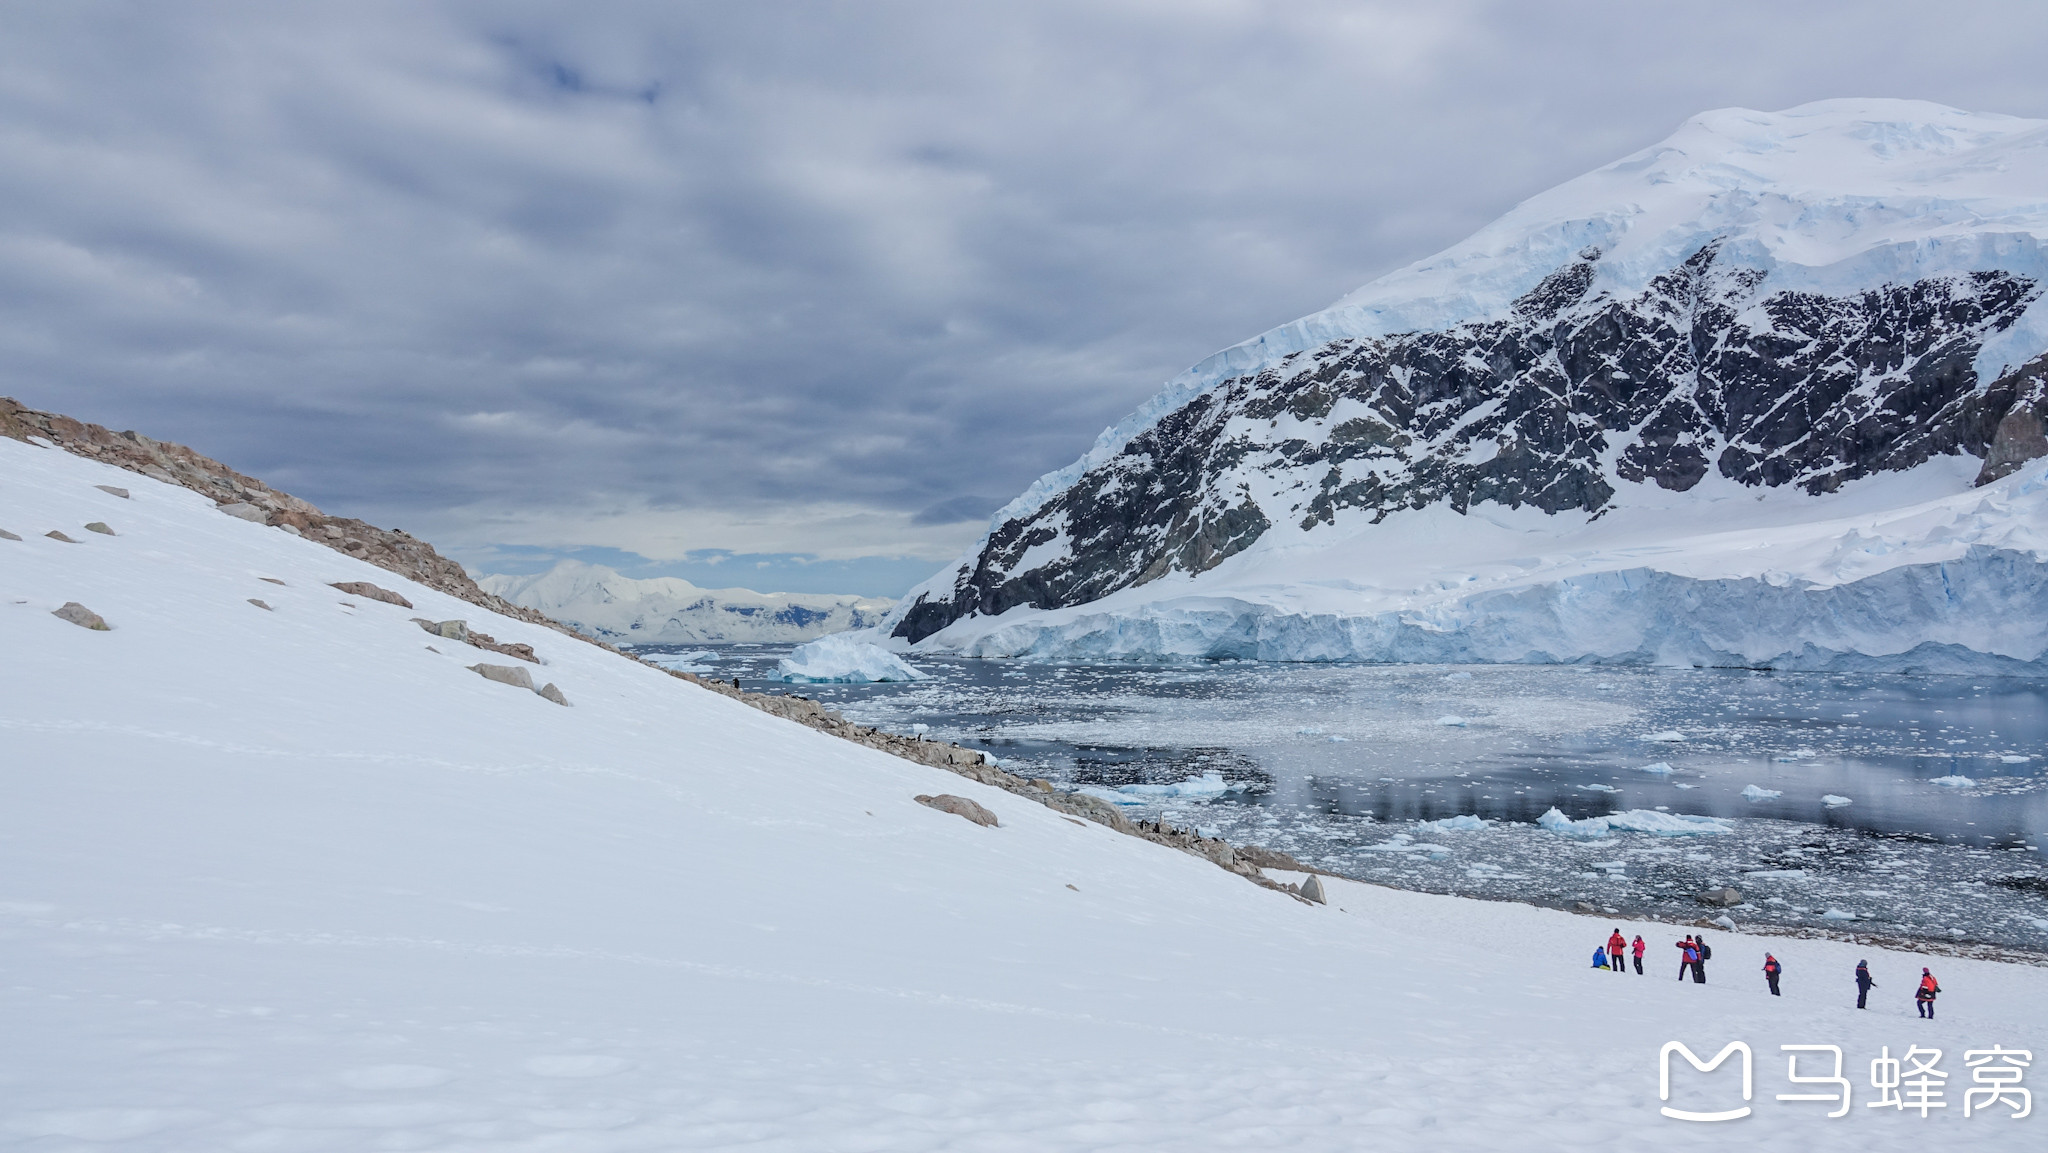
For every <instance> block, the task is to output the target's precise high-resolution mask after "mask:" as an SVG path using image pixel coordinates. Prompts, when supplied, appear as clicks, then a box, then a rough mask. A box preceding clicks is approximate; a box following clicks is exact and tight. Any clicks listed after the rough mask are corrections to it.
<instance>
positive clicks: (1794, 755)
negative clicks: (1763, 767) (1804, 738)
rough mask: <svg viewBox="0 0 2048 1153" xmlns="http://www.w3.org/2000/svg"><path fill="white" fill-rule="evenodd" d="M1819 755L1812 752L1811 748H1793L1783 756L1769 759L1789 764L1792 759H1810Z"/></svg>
mask: <svg viewBox="0 0 2048 1153" xmlns="http://www.w3.org/2000/svg"><path fill="white" fill-rule="evenodd" d="M1819 755H1820V754H1819V753H1816V752H1814V751H1813V750H1812V749H1794V750H1793V751H1791V752H1789V753H1786V754H1785V755H1783V756H1778V757H1772V758H1771V759H1772V760H1774V761H1776V762H1778V763H1779V764H1785V765H1789V764H1791V763H1792V762H1793V761H1810V760H1812V759H1813V758H1815V757H1817V756H1819Z"/></svg>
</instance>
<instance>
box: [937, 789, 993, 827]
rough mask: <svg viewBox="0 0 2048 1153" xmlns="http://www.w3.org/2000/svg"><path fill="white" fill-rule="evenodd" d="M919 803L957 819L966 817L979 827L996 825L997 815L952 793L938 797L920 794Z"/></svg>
mask: <svg viewBox="0 0 2048 1153" xmlns="http://www.w3.org/2000/svg"><path fill="white" fill-rule="evenodd" d="M917 803H918V804H920V805H924V806H927V807H929V808H934V809H937V810H938V811H940V812H942V813H951V814H953V815H954V816H956V817H965V818H967V819H968V820H970V821H973V822H974V823H975V824H977V825H982V826H992V825H994V824H995V823H996V815H995V814H994V813H991V812H989V811H988V810H987V809H985V808H982V807H981V806H980V805H978V804H976V803H975V802H973V801H970V800H968V799H967V798H966V797H956V796H954V795H953V794H951V793H940V794H939V795H938V796H936V797H931V796H925V795H923V794H919V795H918V797H917Z"/></svg>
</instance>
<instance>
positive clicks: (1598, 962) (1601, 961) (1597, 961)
mask: <svg viewBox="0 0 2048 1153" xmlns="http://www.w3.org/2000/svg"><path fill="white" fill-rule="evenodd" d="M1593 967H1594V968H1595V969H1605V968H1606V967H1607V946H1605V945H1596V946H1594V947H1593Z"/></svg>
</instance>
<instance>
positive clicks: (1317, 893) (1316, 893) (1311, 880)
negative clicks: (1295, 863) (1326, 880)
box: [1301, 873, 1329, 905]
mask: <svg viewBox="0 0 2048 1153" xmlns="http://www.w3.org/2000/svg"><path fill="white" fill-rule="evenodd" d="M1301 899H1302V900H1304V901H1314V902H1315V903H1316V904H1318V905H1327V904H1329V902H1328V901H1327V900H1325V899H1324V898H1323V883H1322V882H1321V881H1320V880H1317V879H1316V875H1315V874H1314V873H1310V874H1309V875H1308V880H1306V881H1303V882H1302V883H1301Z"/></svg>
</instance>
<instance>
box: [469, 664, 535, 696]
mask: <svg viewBox="0 0 2048 1153" xmlns="http://www.w3.org/2000/svg"><path fill="white" fill-rule="evenodd" d="M469 671H470V672H473V673H476V674H477V675H478V676H481V677H483V679H485V680H487V681H496V682H498V683H499V684H501V685H511V686H513V687H515V688H521V689H525V690H526V691H527V692H529V693H530V692H532V691H533V678H532V677H531V676H528V675H527V672H526V670H525V669H522V668H519V667H518V666H516V665H471V666H469Z"/></svg>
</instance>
